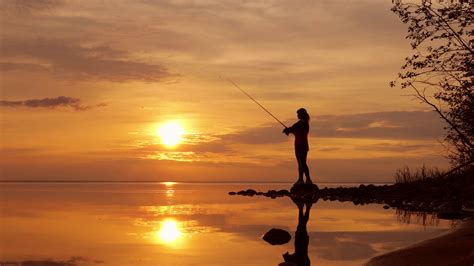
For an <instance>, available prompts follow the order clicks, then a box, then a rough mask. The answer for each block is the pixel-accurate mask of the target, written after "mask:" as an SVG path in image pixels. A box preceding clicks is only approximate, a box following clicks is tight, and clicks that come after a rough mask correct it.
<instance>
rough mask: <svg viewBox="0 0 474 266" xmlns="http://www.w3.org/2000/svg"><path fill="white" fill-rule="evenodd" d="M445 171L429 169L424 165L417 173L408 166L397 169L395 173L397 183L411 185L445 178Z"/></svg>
mask: <svg viewBox="0 0 474 266" xmlns="http://www.w3.org/2000/svg"><path fill="white" fill-rule="evenodd" d="M444 173H445V172H443V171H441V170H439V169H438V168H436V167H434V168H427V167H426V166H425V165H423V166H422V167H421V168H419V169H417V170H416V171H412V170H410V168H409V167H408V166H405V167H403V168H399V169H397V171H396V172H395V175H394V178H395V183H411V182H417V181H425V180H427V179H437V178H441V177H443V176H444Z"/></svg>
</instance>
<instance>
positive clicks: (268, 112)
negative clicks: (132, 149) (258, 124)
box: [219, 76, 286, 128]
mask: <svg viewBox="0 0 474 266" xmlns="http://www.w3.org/2000/svg"><path fill="white" fill-rule="evenodd" d="M219 77H220V78H221V79H223V80H227V81H228V82H230V83H231V84H232V85H234V86H235V87H236V88H237V89H239V90H240V91H241V92H242V93H243V94H245V95H246V96H247V97H249V98H250V99H251V100H252V101H254V102H255V103H256V104H257V105H258V106H260V108H262V109H263V110H264V111H265V112H267V114H269V115H270V116H271V117H273V118H274V119H275V120H276V121H277V122H278V123H280V124H281V125H282V126H283V127H285V128H286V125H285V124H283V123H282V122H281V121H280V120H279V119H278V118H276V117H275V116H274V115H273V114H272V113H271V112H270V111H268V109H267V108H265V107H264V106H263V105H261V104H260V103H259V102H257V100H255V99H254V98H253V97H252V96H251V95H250V94H248V93H247V92H246V91H244V90H243V89H242V88H241V87H239V85H237V84H236V83H235V82H234V81H233V80H231V79H230V78H223V77H222V76H219Z"/></svg>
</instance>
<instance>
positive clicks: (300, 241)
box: [280, 198, 313, 266]
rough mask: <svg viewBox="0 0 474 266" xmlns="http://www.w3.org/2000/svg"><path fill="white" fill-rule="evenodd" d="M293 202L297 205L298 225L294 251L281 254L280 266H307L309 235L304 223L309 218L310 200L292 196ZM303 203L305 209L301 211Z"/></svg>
mask: <svg viewBox="0 0 474 266" xmlns="http://www.w3.org/2000/svg"><path fill="white" fill-rule="evenodd" d="M292 200H293V202H294V203H295V204H296V206H298V226H297V227H296V232H295V253H293V254H289V253H288V252H286V253H285V254H283V259H284V260H285V262H283V263H281V264H280V266H289V265H297V266H307V265H311V261H310V260H309V256H308V245H309V235H308V231H307V229H306V225H307V224H308V220H309V211H310V210H311V206H312V204H313V203H312V202H311V201H302V200H301V199H294V198H292ZM304 205H306V209H305V210H304V212H303V208H304Z"/></svg>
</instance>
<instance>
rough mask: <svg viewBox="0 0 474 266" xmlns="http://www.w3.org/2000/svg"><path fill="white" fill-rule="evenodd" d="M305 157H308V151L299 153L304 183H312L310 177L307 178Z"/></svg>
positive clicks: (307, 168)
mask: <svg viewBox="0 0 474 266" xmlns="http://www.w3.org/2000/svg"><path fill="white" fill-rule="evenodd" d="M307 157H308V151H304V152H301V157H300V160H301V164H302V168H303V172H304V175H305V176H306V183H313V182H312V180H311V177H310V176H309V167H308V164H307V163H306V159H307Z"/></svg>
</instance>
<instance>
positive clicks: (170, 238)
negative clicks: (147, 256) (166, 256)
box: [157, 219, 181, 244]
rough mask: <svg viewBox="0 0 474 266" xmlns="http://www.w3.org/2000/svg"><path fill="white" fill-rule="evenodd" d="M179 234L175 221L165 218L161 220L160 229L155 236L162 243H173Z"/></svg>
mask: <svg viewBox="0 0 474 266" xmlns="http://www.w3.org/2000/svg"><path fill="white" fill-rule="evenodd" d="M180 236H181V230H180V228H179V224H178V222H177V221H175V220H173V219H166V220H164V221H163V222H161V228H160V231H158V232H157V237H158V239H159V240H160V242H162V243H164V244H173V243H175V242H176V241H177V240H178V239H179V238H180Z"/></svg>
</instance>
